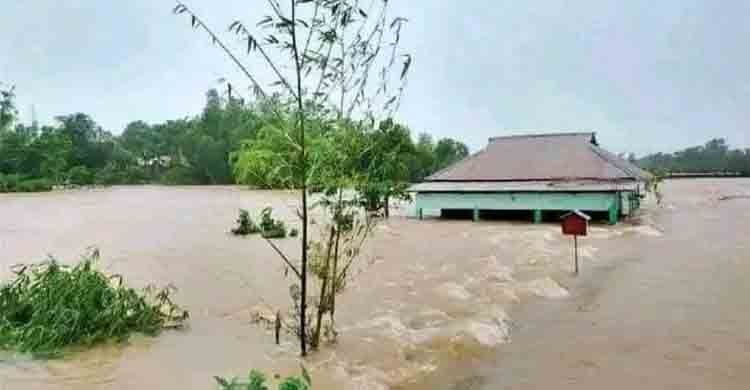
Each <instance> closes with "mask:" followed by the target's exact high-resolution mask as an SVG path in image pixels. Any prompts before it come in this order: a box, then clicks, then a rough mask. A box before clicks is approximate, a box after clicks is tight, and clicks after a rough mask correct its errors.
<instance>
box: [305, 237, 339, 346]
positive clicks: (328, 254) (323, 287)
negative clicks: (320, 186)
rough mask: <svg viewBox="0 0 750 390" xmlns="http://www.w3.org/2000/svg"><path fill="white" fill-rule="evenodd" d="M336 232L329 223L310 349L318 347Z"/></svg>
mask: <svg viewBox="0 0 750 390" xmlns="http://www.w3.org/2000/svg"><path fill="white" fill-rule="evenodd" d="M335 234H336V228H335V226H334V225H331V233H330V235H329V237H328V248H327V249H326V262H325V266H324V269H323V275H324V276H323V281H322V283H321V284H320V298H319V299H320V303H319V304H318V318H317V321H316V323H315V333H313V339H312V340H311V341H310V346H311V348H312V349H318V346H319V345H320V329H321V327H322V326H323V315H324V314H325V312H326V310H327V306H328V304H327V302H328V299H329V298H328V297H327V294H328V291H327V290H328V280H329V279H330V274H329V272H328V271H329V270H330V269H331V250H332V248H333V238H334V236H335Z"/></svg>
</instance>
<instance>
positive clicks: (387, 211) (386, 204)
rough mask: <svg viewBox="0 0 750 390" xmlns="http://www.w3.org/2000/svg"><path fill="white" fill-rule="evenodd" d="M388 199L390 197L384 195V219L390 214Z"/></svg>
mask: <svg viewBox="0 0 750 390" xmlns="http://www.w3.org/2000/svg"><path fill="white" fill-rule="evenodd" d="M389 200H390V197H389V196H388V195H386V196H385V218H386V219H388V217H390V216H391V209H390V207H389V204H390V202H389Z"/></svg>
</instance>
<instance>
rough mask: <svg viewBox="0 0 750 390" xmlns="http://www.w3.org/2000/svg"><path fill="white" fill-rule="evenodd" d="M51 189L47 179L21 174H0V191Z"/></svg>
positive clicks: (40, 190)
mask: <svg viewBox="0 0 750 390" xmlns="http://www.w3.org/2000/svg"><path fill="white" fill-rule="evenodd" d="M43 191H52V182H51V181H50V180H48V179H27V178H25V177H23V176H21V175H3V174H0V192H43Z"/></svg>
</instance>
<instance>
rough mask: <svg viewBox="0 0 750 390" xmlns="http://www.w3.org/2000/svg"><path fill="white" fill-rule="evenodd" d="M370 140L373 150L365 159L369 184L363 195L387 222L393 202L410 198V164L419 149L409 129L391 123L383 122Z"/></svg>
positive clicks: (365, 185)
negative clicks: (381, 212) (416, 147)
mask: <svg viewBox="0 0 750 390" xmlns="http://www.w3.org/2000/svg"><path fill="white" fill-rule="evenodd" d="M370 137H371V138H372V140H371V141H370V147H369V149H368V150H367V152H366V153H365V155H364V159H365V161H366V165H367V167H366V174H367V178H368V180H367V181H365V182H364V183H362V186H361V187H360V191H361V192H362V193H363V195H364V201H365V207H366V208H367V209H368V210H371V211H375V210H380V209H383V210H384V212H385V216H386V218H387V217H388V216H389V214H390V212H389V199H391V198H406V189H407V187H408V181H409V176H410V175H409V164H410V162H411V161H412V160H413V159H414V153H415V148H414V144H413V143H412V140H411V137H410V135H409V129H407V128H406V127H404V126H401V125H399V124H397V123H395V122H393V120H391V119H387V120H385V121H383V122H381V123H380V125H379V127H378V129H377V130H376V131H374V132H372V133H371V135H370Z"/></svg>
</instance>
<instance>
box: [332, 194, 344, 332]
mask: <svg viewBox="0 0 750 390" xmlns="http://www.w3.org/2000/svg"><path fill="white" fill-rule="evenodd" d="M342 198H343V190H341V189H339V202H338V205H337V206H336V217H337V218H340V216H341V211H342V210H341V209H342V206H341V202H342ZM340 241H341V229H336V242H335V244H334V249H333V272H331V275H332V276H333V279H332V283H331V307H330V309H329V314H330V316H331V329H335V325H336V320H335V317H336V292H337V291H336V290H337V289H338V272H339V271H338V268H339V242H340Z"/></svg>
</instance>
